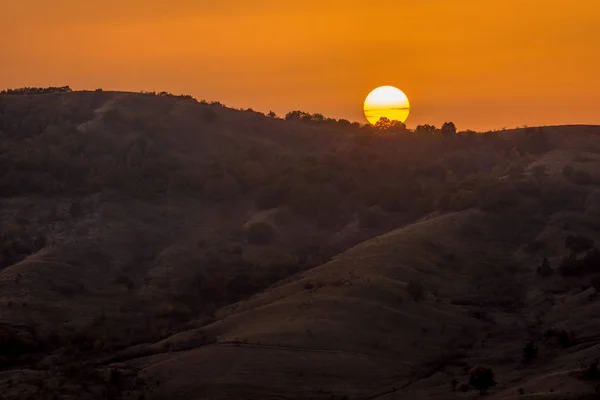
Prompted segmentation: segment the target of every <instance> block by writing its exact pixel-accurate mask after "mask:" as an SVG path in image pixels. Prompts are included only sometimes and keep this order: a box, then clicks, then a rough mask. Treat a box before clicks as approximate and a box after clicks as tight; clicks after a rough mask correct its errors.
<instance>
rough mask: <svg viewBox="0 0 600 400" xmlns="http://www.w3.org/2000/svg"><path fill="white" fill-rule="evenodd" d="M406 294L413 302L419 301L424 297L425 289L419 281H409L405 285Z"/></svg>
mask: <svg viewBox="0 0 600 400" xmlns="http://www.w3.org/2000/svg"><path fill="white" fill-rule="evenodd" d="M406 292H407V293H408V294H409V295H410V297H412V298H413V300H414V301H421V300H423V298H424V297H425V288H424V287H423V284H421V282H419V281H415V280H410V281H409V282H408V285H406Z"/></svg>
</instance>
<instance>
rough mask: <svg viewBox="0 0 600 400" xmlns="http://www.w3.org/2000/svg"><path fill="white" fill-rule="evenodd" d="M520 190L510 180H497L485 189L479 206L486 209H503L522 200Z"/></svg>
mask: <svg viewBox="0 0 600 400" xmlns="http://www.w3.org/2000/svg"><path fill="white" fill-rule="evenodd" d="M520 200H521V199H520V196H519V192H518V191H517V189H516V188H515V186H514V185H513V184H511V183H509V182H496V184H495V185H493V186H491V187H490V188H488V190H486V191H485V193H484V195H483V197H482V199H481V201H480V203H479V206H480V208H481V209H482V210H484V211H503V210H505V209H508V208H511V207H513V206H516V205H518V204H519V202H520Z"/></svg>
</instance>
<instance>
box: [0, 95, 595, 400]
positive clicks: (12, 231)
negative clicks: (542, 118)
mask: <svg viewBox="0 0 600 400" xmlns="http://www.w3.org/2000/svg"><path fill="white" fill-rule="evenodd" d="M599 137H600V127H596V126H560V127H540V128H523V129H516V130H510V131H503V132H486V133H479V134H476V133H474V132H469V131H467V132H450V133H448V132H441V131H439V130H435V131H427V132H425V131H421V130H419V129H417V130H416V132H415V131H409V130H406V129H405V128H403V127H398V126H394V127H391V128H389V129H385V128H384V129H374V128H371V127H366V126H365V127H362V126H360V125H358V124H351V123H349V122H347V121H343V120H341V121H336V120H331V119H326V118H323V117H322V116H319V115H313V116H311V115H310V114H306V113H301V112H296V113H290V114H288V115H287V116H286V117H285V118H277V117H274V116H265V115H263V114H261V113H257V112H254V111H252V110H245V111H242V110H234V109H230V108H227V107H224V106H222V105H220V104H218V103H207V102H203V101H202V102H197V101H196V100H194V99H191V98H189V97H184V96H172V95H168V94H159V95H156V94H139V93H121V92H118V93H117V92H103V91H96V92H69V93H49V94H35V95H32V94H30V95H27V94H24V95H23V94H22V95H0V167H1V168H0V307H1V308H0V366H1V368H2V369H1V371H0V387H1V388H2V393H3V395H2V396H3V398H8V399H17V398H44V399H45V398H47V399H53V398H89V399H94V398H115V399H116V398H122V399H141V398H148V399H162V398H197V399H258V398H260V399H282V398H286V399H288V398H289V399H343V398H346V399H394V398H398V399H399V398H410V399H413V398H414V399H420V398H439V399H445V398H454V397H465V398H475V397H477V396H478V391H477V390H475V389H476V388H474V387H473V385H469V374H470V371H471V369H472V368H473V367H475V366H478V365H486V366H489V367H490V368H492V370H493V372H494V374H495V381H496V382H497V385H495V386H494V387H492V388H491V389H490V395H489V396H490V398H498V399H505V398H506V399H508V398H523V399H525V398H539V399H552V398H561V399H564V398H568V399H586V398H590V399H591V398H595V397H594V396H597V394H596V392H595V387H596V385H597V384H598V383H600V382H599V380H600V374H598V372H597V364H595V362H596V361H595V360H596V359H597V357H598V349H599V347H598V346H599V344H600V337H598V335H597V332H598V331H599V328H600V327H599V326H598V325H599V324H600V319H598V318H596V314H597V311H598V306H599V305H600V300H599V298H598V295H597V290H600V284H599V283H598V282H600V280H599V279H600V278H598V277H599V276H600V275H599V274H600V252H598V251H597V250H596V244H597V243H598V241H599V240H600V235H599V231H598V228H599V227H600V225H599V224H598V222H597V218H598V216H600V214H598V210H599V209H600V203H599V201H598V200H599V199H600V197H599V196H598V193H600V192H598V186H599V185H600V175H599V174H600V143H599V142H598V138H599ZM528 343H533V346H534V347H535V349H537V350H536V351H535V352H534V353H535V356H532V355H530V356H529V357H524V349H525V348H526V345H527V344H528ZM453 382H454V384H453ZM471 383H472V382H471ZM463 390H465V391H463Z"/></svg>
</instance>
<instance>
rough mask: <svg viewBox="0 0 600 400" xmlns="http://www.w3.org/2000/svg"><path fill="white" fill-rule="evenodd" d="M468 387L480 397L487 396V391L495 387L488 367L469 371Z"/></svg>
mask: <svg viewBox="0 0 600 400" xmlns="http://www.w3.org/2000/svg"><path fill="white" fill-rule="evenodd" d="M469 385H471V386H473V387H474V388H475V389H477V390H479V392H480V393H481V395H485V394H487V391H488V390H489V389H490V388H491V387H493V386H496V381H495V380H494V372H493V371H492V369H491V368H489V367H483V366H477V367H475V368H473V369H471V371H469Z"/></svg>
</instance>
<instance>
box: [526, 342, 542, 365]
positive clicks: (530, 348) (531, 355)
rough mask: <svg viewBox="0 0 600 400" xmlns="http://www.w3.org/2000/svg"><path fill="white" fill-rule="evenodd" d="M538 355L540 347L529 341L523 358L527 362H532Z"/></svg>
mask: <svg viewBox="0 0 600 400" xmlns="http://www.w3.org/2000/svg"><path fill="white" fill-rule="evenodd" d="M537 356H538V348H537V346H536V345H535V343H533V342H529V343H527V345H526V346H525V348H524V349H523V358H524V359H525V361H526V362H531V361H533V360H535V359H536V358H537Z"/></svg>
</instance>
